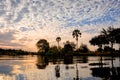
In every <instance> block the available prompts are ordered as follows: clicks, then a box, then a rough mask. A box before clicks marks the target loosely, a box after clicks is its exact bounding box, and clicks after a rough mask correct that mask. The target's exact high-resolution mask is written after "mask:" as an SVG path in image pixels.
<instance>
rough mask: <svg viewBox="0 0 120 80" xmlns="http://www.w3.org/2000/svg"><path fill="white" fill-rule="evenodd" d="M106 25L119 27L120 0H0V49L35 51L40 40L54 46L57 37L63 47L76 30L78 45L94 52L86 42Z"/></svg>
mask: <svg viewBox="0 0 120 80" xmlns="http://www.w3.org/2000/svg"><path fill="white" fill-rule="evenodd" d="M109 26H114V27H120V0H0V48H12V49H13V48H14V49H23V50H27V51H36V50H37V49H36V46H35V44H36V42H37V41H38V40H39V39H43V38H44V39H46V40H48V42H49V43H50V45H57V42H56V37H58V36H60V37H61V42H60V45H61V46H62V45H63V42H65V41H67V40H69V41H71V42H73V41H74V42H75V39H73V37H72V31H73V30H74V29H79V30H80V31H81V33H82V36H81V38H79V44H81V43H83V44H87V45H88V47H89V48H90V49H91V50H94V49H95V47H94V46H91V45H90V44H89V40H90V39H91V38H92V37H94V36H96V35H98V34H99V33H100V31H101V30H102V28H105V29H106V28H108V27H109Z"/></svg>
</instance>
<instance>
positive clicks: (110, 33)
mask: <svg viewBox="0 0 120 80" xmlns="http://www.w3.org/2000/svg"><path fill="white" fill-rule="evenodd" d="M113 31H114V28H112V27H111V26H110V27H108V29H107V30H105V29H104V28H103V30H102V31H101V33H102V35H104V36H105V37H106V39H107V41H108V42H109V43H110V45H111V48H112V49H113V44H114V43H115V33H113Z"/></svg>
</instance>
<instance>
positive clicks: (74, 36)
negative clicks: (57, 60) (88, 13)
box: [72, 29, 81, 49]
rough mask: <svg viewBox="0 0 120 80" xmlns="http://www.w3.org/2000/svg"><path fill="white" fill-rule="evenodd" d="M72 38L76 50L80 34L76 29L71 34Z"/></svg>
mask: <svg viewBox="0 0 120 80" xmlns="http://www.w3.org/2000/svg"><path fill="white" fill-rule="evenodd" d="M72 36H73V38H75V39H76V43H77V49H78V37H81V32H80V30H78V29H75V30H74V31H73V33H72Z"/></svg>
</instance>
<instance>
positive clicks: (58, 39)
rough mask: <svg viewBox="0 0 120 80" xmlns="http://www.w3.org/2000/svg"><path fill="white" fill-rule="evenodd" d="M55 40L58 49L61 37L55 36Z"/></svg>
mask: <svg viewBox="0 0 120 80" xmlns="http://www.w3.org/2000/svg"><path fill="white" fill-rule="evenodd" d="M56 41H57V43H58V50H59V42H60V41H61V37H57V38H56Z"/></svg>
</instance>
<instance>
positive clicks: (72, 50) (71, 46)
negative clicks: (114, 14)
mask: <svg viewBox="0 0 120 80" xmlns="http://www.w3.org/2000/svg"><path fill="white" fill-rule="evenodd" d="M71 35H72V36H73V38H75V40H76V44H75V43H74V42H70V41H66V42H65V43H64V47H63V48H61V47H60V41H61V40H62V39H61V37H56V42H57V43H58V45H57V46H52V47H50V46H49V42H48V41H47V40H46V39H40V40H39V41H38V42H37V43H36V46H37V48H38V54H42V55H59V54H61V55H66V54H72V55H76V54H81V53H90V52H91V51H90V50H89V48H88V47H87V45H86V44H81V45H80V47H79V45H78V42H79V40H78V39H79V37H81V35H82V33H81V32H80V30H78V29H75V30H74V31H73V32H72V34H71ZM89 43H90V44H91V45H93V46H98V49H97V50H96V51H97V52H101V51H104V52H111V51H114V52H116V50H115V49H114V47H113V46H114V44H119V50H120V28H113V27H108V29H104V28H103V29H102V31H101V32H100V34H99V35H98V36H95V37H93V38H92V39H91V40H90V41H89Z"/></svg>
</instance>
